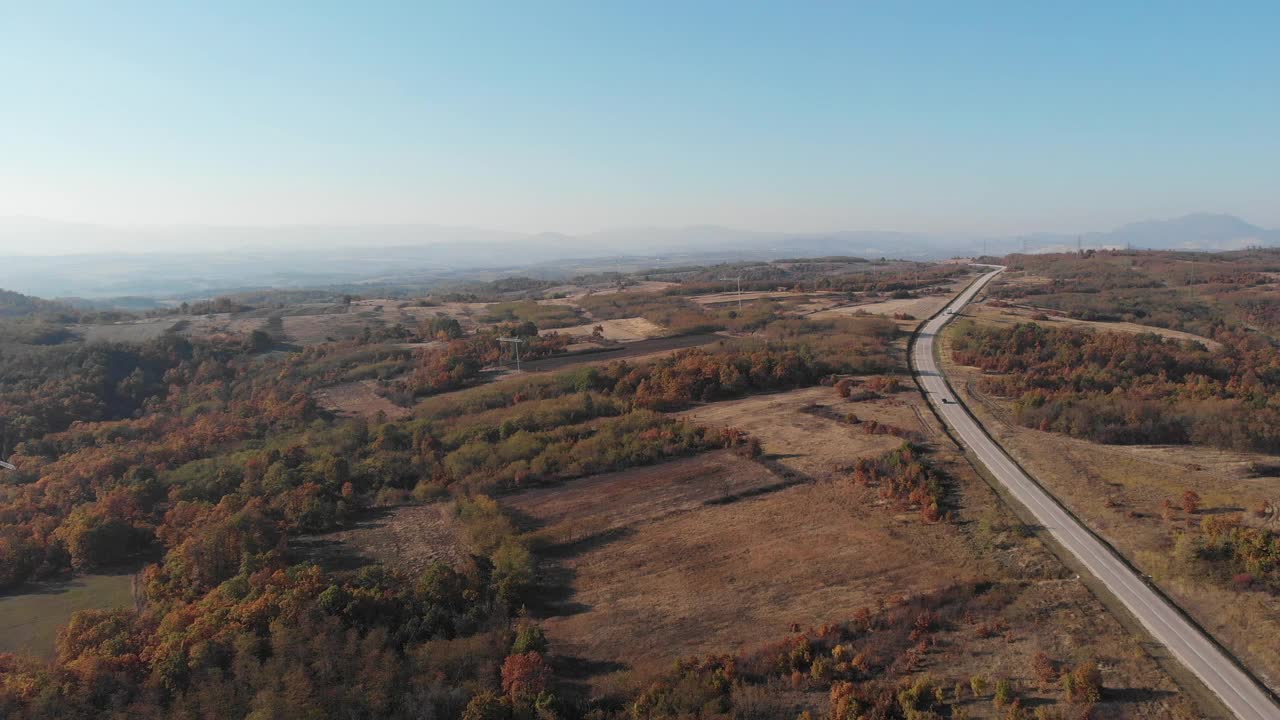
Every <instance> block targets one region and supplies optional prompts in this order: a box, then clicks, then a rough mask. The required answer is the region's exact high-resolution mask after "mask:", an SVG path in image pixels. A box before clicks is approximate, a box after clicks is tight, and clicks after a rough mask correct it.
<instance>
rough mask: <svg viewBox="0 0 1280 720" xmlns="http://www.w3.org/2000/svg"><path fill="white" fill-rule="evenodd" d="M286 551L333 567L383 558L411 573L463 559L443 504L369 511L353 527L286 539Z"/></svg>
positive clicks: (448, 508)
mask: <svg viewBox="0 0 1280 720" xmlns="http://www.w3.org/2000/svg"><path fill="white" fill-rule="evenodd" d="M289 547H290V550H291V551H292V552H296V553H298V554H299V555H301V556H302V557H303V558H304V559H308V560H312V561H315V562H317V563H319V564H321V565H322V566H326V567H329V568H332V569H336V570H349V569H355V568H359V567H361V566H363V565H366V564H369V563H375V562H376V563H384V564H386V565H389V566H392V567H396V568H399V569H401V570H404V571H406V572H409V573H411V574H414V573H421V572H422V571H423V570H424V569H425V568H426V567H427V566H429V565H430V564H431V563H433V562H443V563H446V564H449V565H452V566H454V567H457V566H460V565H461V564H462V563H463V562H465V560H466V554H465V553H464V551H463V550H462V547H463V545H462V539H461V534H460V532H459V528H458V521H457V518H455V517H454V515H453V511H452V508H451V506H450V505H449V504H447V503H442V502H439V503H432V504H430V505H405V506H402V507H395V508H379V509H375V510H370V511H369V512H368V513H367V514H366V516H365V517H364V518H363V519H361V520H360V521H359V522H357V523H356V524H355V525H354V526H353V527H350V528H347V529H345V530H339V531H336V532H331V533H325V534H323V535H309V536H306V537H301V538H297V539H295V540H291V541H290V543H289Z"/></svg>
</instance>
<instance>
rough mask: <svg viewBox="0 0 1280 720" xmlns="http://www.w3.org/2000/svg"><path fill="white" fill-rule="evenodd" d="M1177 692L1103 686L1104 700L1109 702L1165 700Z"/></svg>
mask: <svg viewBox="0 0 1280 720" xmlns="http://www.w3.org/2000/svg"><path fill="white" fill-rule="evenodd" d="M1176 694H1177V693H1175V692H1173V691H1172V690H1157V689H1155V688H1137V687H1134V688H1103V690H1102V701H1103V702H1107V703H1149V702H1153V701H1155V700H1163V699H1165V698H1168V697H1172V696H1174V695H1176Z"/></svg>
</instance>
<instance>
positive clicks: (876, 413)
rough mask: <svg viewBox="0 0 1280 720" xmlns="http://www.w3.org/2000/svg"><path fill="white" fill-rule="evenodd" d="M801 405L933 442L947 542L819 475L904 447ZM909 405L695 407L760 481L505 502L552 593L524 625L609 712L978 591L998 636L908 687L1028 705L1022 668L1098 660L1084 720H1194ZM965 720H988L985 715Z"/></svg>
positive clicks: (954, 636) (964, 643)
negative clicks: (661, 684)
mask: <svg viewBox="0 0 1280 720" xmlns="http://www.w3.org/2000/svg"><path fill="white" fill-rule="evenodd" d="M811 402H819V403H822V404H839V405H840V408H841V409H842V410H843V409H845V408H850V409H856V411H857V412H859V414H860V416H862V417H865V418H871V419H876V420H878V421H880V422H887V423H893V424H901V425H903V426H912V427H913V428H914V429H917V430H919V431H921V432H923V433H925V434H926V435H927V436H928V437H931V438H934V442H933V443H932V444H933V445H934V446H935V448H936V450H935V452H934V453H933V455H932V458H933V461H934V462H935V463H936V464H937V465H938V466H939V467H940V468H941V469H943V470H944V471H945V472H946V473H947V475H948V476H949V477H950V478H951V481H952V483H953V492H952V493H951V495H950V497H949V499H948V503H949V505H950V506H951V507H952V508H953V509H954V510H955V511H956V512H957V513H958V514H959V516H960V517H961V519H962V521H963V522H961V523H959V524H951V525H948V524H938V525H927V524H924V523H923V522H921V521H920V519H919V517H918V514H916V513H905V514H904V513H901V512H897V511H894V510H893V509H890V508H887V507H881V506H879V505H878V502H877V500H876V498H875V496H874V490H871V489H868V488H863V487H859V486H856V485H854V484H853V483H851V482H849V481H848V480H846V479H845V478H844V477H843V473H841V472H839V471H838V470H837V468H839V467H841V466H842V465H845V464H847V463H848V462H850V461H851V460H852V459H854V458H856V457H858V456H861V455H866V454H873V453H879V452H881V451H882V450H884V449H887V448H891V447H894V446H896V445H897V444H899V443H901V442H902V441H901V440H900V439H898V438H894V437H886V436H868V435H864V434H861V432H860V431H859V430H858V429H857V427H856V426H850V425H847V424H844V423H840V422H837V421H835V420H830V419H826V418H824V417H820V416H815V415H813V414H812V413H808V412H804V411H803V410H802V409H803V408H804V407H805V406H806V405H808V404H809V403H811ZM921 402H922V400H921V398H920V397H919V396H918V394H916V393H913V392H907V393H902V394H899V395H898V396H897V397H895V398H889V399H884V400H878V401H873V402H864V403H845V402H844V401H841V400H839V399H838V398H837V396H836V394H835V391H834V390H832V389H831V388H814V389H808V390H799V391H794V392H787V393H779V394H776V395H770V396H764V397H755V398H747V399H745V400H739V401H732V402H725V403H717V404H712V405H708V406H705V407H702V408H699V409H697V410H694V411H690V412H688V413H686V415H687V416H689V417H692V418H695V419H697V420H698V421H700V422H706V423H711V424H727V425H732V426H734V427H738V428H740V429H744V430H748V431H750V432H752V433H753V434H755V435H757V436H758V437H760V439H761V440H762V441H763V445H764V448H765V450H766V453H768V454H769V455H767V456H766V458H765V460H764V462H755V461H750V460H747V459H744V458H742V457H739V456H737V455H735V454H732V453H729V452H727V451H719V452H714V453H708V454H705V455H702V456H698V457H695V458H689V459H684V460H677V461H674V462H670V463H666V464H662V465H658V466H653V467H647V468H638V469H633V470H627V471H622V472H615V473H609V474H605V475H599V476H595V477H592V478H587V479H583V480H578V481H571V482H567V483H565V484H563V485H560V486H556V487H549V488H541V489H537V490H532V491H527V492H523V493H519V494H515V495H511V496H508V497H505V498H503V500H502V502H503V504H504V505H505V506H506V507H508V508H509V509H511V510H512V511H513V512H514V513H515V514H516V516H517V517H518V518H520V519H521V521H522V522H523V523H524V525H525V526H526V527H531V528H537V529H535V530H534V531H533V535H532V536H531V537H534V538H537V539H538V541H539V543H540V544H541V546H542V547H543V550H542V551H541V552H540V557H541V558H542V566H541V570H540V573H541V575H542V577H543V580H544V582H548V583H552V584H554V583H557V582H559V583H560V584H562V585H563V591H562V592H561V593H559V594H556V593H552V595H551V597H549V598H548V599H546V601H545V602H541V603H538V604H536V606H534V607H531V613H532V615H533V616H534V617H537V618H539V620H540V621H541V622H542V624H543V626H544V628H545V629H546V631H547V633H548V637H549V639H550V641H551V646H552V649H553V652H554V653H555V654H556V655H557V656H558V657H560V658H562V659H563V660H564V661H565V663H566V666H568V667H576V668H580V674H581V675H582V676H583V677H584V679H585V680H586V681H587V682H589V683H590V685H591V687H593V688H595V690H596V692H606V693H607V692H609V691H610V690H611V689H615V688H618V687H626V686H639V685H642V684H643V681H644V678H645V677H648V676H650V674H651V673H654V672H659V671H662V670H665V669H666V668H668V667H670V663H671V662H672V661H673V660H675V659H678V658H681V657H687V656H689V655H694V654H703V653H710V652H729V651H733V650H736V649H742V648H749V647H752V646H756V645H758V644H761V643H765V642H770V641H775V640H778V639H780V638H783V637H785V636H786V635H787V634H788V627H789V625H790V624H791V623H799V624H800V625H802V626H810V625H818V624H821V623H824V622H839V621H842V620H847V619H848V618H850V617H851V616H852V614H853V613H854V612H855V611H857V610H858V609H859V608H863V607H872V608H874V607H876V605H877V603H879V602H881V601H886V600H888V601H890V602H892V601H893V599H894V598H900V597H903V596H909V595H913V594H916V593H924V592H929V591H932V590H935V589H938V588H941V587H943V586H946V585H948V584H950V583H952V582H956V581H964V580H967V579H971V578H977V577H983V578H990V579H993V580H995V581H996V582H997V583H1000V584H1002V585H1005V586H1008V587H1010V588H1011V592H1013V593H1014V594H1015V595H1016V598H1015V600H1014V601H1013V602H1012V603H1011V604H1010V605H1009V606H1008V607H1005V608H1003V609H1002V610H1000V611H999V618H1000V620H1001V621H1002V622H1004V623H1007V625H1008V627H1009V632H1008V634H1007V635H1002V636H997V637H992V638H987V639H978V638H976V637H975V636H974V635H973V631H972V629H971V628H956V629H954V631H953V632H950V633H948V636H947V638H946V639H944V646H945V647H946V648H947V649H946V650H945V651H943V652H945V656H946V657H945V659H941V658H940V659H938V660H937V661H935V662H934V663H932V664H931V666H930V667H928V668H925V669H924V670H925V672H928V673H930V674H932V675H933V676H934V677H939V676H940V677H943V678H947V679H948V681H951V680H955V679H961V680H965V681H967V678H968V677H969V676H970V675H973V674H984V675H986V676H988V677H1008V678H1014V679H1016V680H1017V682H1018V685H1019V687H1020V689H1021V691H1022V693H1023V694H1024V696H1034V695H1036V692H1037V691H1036V690H1034V688H1033V687H1032V685H1033V684H1034V681H1033V680H1032V679H1031V677H1030V669H1029V668H1030V665H1031V662H1030V661H1031V658H1032V656H1033V655H1034V654H1035V653H1036V652H1037V651H1039V650H1041V649H1043V650H1045V651H1047V652H1050V653H1051V654H1053V655H1054V656H1055V657H1059V658H1063V659H1065V660H1070V661H1073V662H1078V661H1080V660H1082V659H1085V658H1097V659H1098V660H1099V661H1100V662H1101V663H1102V665H1103V667H1104V668H1105V670H1104V675H1105V678H1104V679H1105V683H1106V685H1107V686H1108V687H1113V688H1125V689H1126V692H1125V693H1124V694H1123V695H1122V696H1118V697H1117V699H1116V701H1113V702H1107V703H1104V704H1103V705H1101V706H1100V707H1099V710H1101V711H1103V714H1101V715H1098V717H1108V718H1110V717H1149V718H1167V717H1195V716H1197V715H1196V713H1195V711H1194V709H1189V708H1188V703H1187V701H1186V700H1184V699H1182V698H1180V697H1179V696H1178V695H1177V687H1176V686H1175V685H1174V684H1173V683H1172V681H1171V680H1169V679H1168V677H1167V676H1166V675H1164V674H1163V672H1162V671H1161V670H1160V669H1159V667H1158V666H1157V664H1156V663H1155V662H1154V661H1153V660H1152V659H1151V658H1150V657H1149V656H1148V655H1147V654H1146V653H1145V651H1144V650H1143V648H1142V646H1141V644H1140V642H1138V641H1137V640H1135V639H1133V638H1132V637H1131V636H1129V635H1128V634H1126V632H1125V629H1124V628H1123V627H1122V626H1121V625H1120V624H1119V623H1118V622H1117V621H1116V620H1115V619H1114V618H1113V617H1112V616H1111V615H1109V614H1107V613H1106V612H1105V611H1104V610H1103V609H1102V607H1101V606H1100V605H1099V603H1098V602H1097V600H1096V599H1094V597H1093V596H1092V595H1091V594H1090V592H1089V590H1088V589H1087V588H1086V587H1085V586H1084V585H1082V584H1081V583H1080V582H1079V581H1077V580H1075V579H1073V578H1072V576H1071V573H1069V572H1068V571H1066V570H1065V568H1063V566H1062V565H1061V564H1060V563H1058V562H1057V560H1056V559H1054V558H1053V557H1052V555H1051V554H1049V553H1048V551H1047V550H1046V549H1045V548H1044V547H1042V546H1041V545H1040V543H1039V541H1038V540H1036V539H1035V538H1033V537H1024V536H1023V535H1020V534H1016V533H1014V532H1011V531H1010V530H1008V528H1012V527H1016V521H1015V520H1014V519H1013V516H1012V515H1011V514H1010V513H1009V512H1008V511H1007V510H1006V509H1005V508H1004V506H1003V505H1001V504H1000V503H999V501H998V500H997V499H996V496H995V495H994V494H993V493H992V492H991V490H990V489H989V488H988V487H987V486H986V485H985V483H983V482H982V481H981V480H980V479H979V478H978V476H977V475H976V474H975V473H974V472H973V471H972V469H971V468H970V467H969V466H968V464H967V463H966V462H965V461H964V460H963V457H962V456H961V455H959V453H958V452H957V451H956V450H955V449H954V446H952V445H951V444H950V442H949V440H947V439H946V438H945V436H941V435H937V434H936V432H937V427H936V420H935V419H934V418H933V416H932V415H925V416H923V419H922V417H921V416H919V415H917V414H916V412H915V411H916V410H918V409H920V403H921ZM1055 694H1056V691H1050V692H1049V693H1047V694H1045V697H1052V696H1054V695H1055ZM970 705H971V706H972V707H969V706H970ZM966 710H968V711H969V712H970V713H971V714H972V716H973V717H994V716H995V715H993V713H994V711H993V710H992V708H991V706H990V703H989V702H986V701H983V702H970V703H967V704H966Z"/></svg>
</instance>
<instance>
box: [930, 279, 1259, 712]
mask: <svg viewBox="0 0 1280 720" xmlns="http://www.w3.org/2000/svg"><path fill="white" fill-rule="evenodd" d="M1002 270H1003V268H1001V269H997V270H994V271H992V272H990V273H988V274H987V275H985V276H983V277H982V278H981V279H979V280H978V281H976V282H975V283H973V285H971V286H970V287H969V288H968V289H967V290H965V291H964V292H963V293H961V295H960V296H959V297H957V298H956V299H955V300H954V301H953V302H952V303H951V304H950V305H948V306H947V308H946V310H944V311H943V312H942V313H941V314H939V315H937V316H936V317H934V318H933V319H931V320H930V321H929V322H927V323H926V324H925V325H924V326H923V327H922V328H921V330H920V334H919V336H918V338H917V342H916V344H915V346H914V349H913V351H912V354H911V361H912V364H913V366H914V367H915V369H916V371H917V373H918V374H919V376H920V381H921V385H922V387H923V389H924V391H925V394H926V396H927V398H928V399H929V402H930V403H931V404H932V405H933V406H934V408H935V409H936V410H937V411H938V413H939V415H940V416H941V417H943V419H944V420H946V422H947V424H948V425H950V426H951V427H952V428H953V429H954V430H955V431H956V433H957V435H958V436H959V437H960V439H961V441H962V442H963V443H964V445H965V446H967V447H968V448H969V449H970V450H972V451H973V452H974V454H975V455H976V456H977V457H978V459H979V461H981V462H982V463H983V465H985V466H986V467H987V469H988V470H989V471H990V473H991V475H992V476H993V477H995V478H996V479H997V480H998V481H999V482H1000V483H1001V484H1002V485H1004V486H1005V487H1006V488H1007V489H1008V491H1009V492H1010V494H1012V495H1013V497H1014V498H1015V499H1017V500H1018V501H1019V502H1020V503H1022V504H1023V505H1024V506H1026V508H1027V509H1028V510H1029V511H1030V512H1031V513H1032V514H1033V515H1034V516H1035V517H1036V519H1037V520H1038V521H1039V522H1040V523H1041V524H1042V525H1043V526H1044V527H1045V529H1046V530H1047V531H1048V532H1049V533H1050V534H1051V535H1052V536H1053V537H1054V538H1055V539H1056V540H1057V541H1058V542H1059V543H1061V545H1062V546H1063V547H1065V548H1066V549H1067V550H1068V551H1070V552H1071V553H1072V554H1073V555H1075V557H1076V558H1077V559H1078V560H1079V561H1080V562H1081V563H1082V564H1083V565H1084V566H1085V567H1086V568H1087V569H1088V570H1089V571H1090V572H1092V573H1093V574H1094V575H1095V576H1096V577H1097V578H1098V579H1099V580H1100V581H1101V582H1102V583H1103V584H1104V585H1105V586H1106V587H1107V589H1108V590H1110V591H1111V593H1112V594H1113V595H1115V597H1116V598H1117V599H1119V600H1120V601H1121V602H1122V603H1124V605H1125V607H1126V608H1128V609H1129V611H1130V612H1132V613H1133V615H1134V616H1135V617H1136V618H1137V619H1138V621H1139V622H1141V623H1142V625H1143V626H1144V627H1146V628H1147V630H1148V631H1149V632H1150V633H1151V634H1152V636H1153V637H1154V638H1155V639H1156V640H1157V641H1159V642H1160V643H1162V644H1163V645H1164V646H1165V647H1167V648H1168V649H1169V651H1170V652H1171V653H1172V654H1173V656H1174V657H1176V658H1178V660H1179V661H1180V662H1182V663H1183V664H1184V665H1185V666H1186V667H1187V668H1188V669H1189V670H1191V671H1192V672H1193V673H1194V674H1195V675H1196V676H1197V677H1199V678H1200V679H1201V681H1203V682H1204V684H1205V685H1206V686H1207V687H1208V688H1209V689H1210V690H1211V691H1213V692H1214V694H1216V695H1217V696H1218V697H1219V698H1220V699H1221V700H1222V702H1223V704H1224V705H1225V706H1226V707H1227V708H1228V709H1229V710H1230V711H1231V712H1232V713H1233V714H1235V716H1236V717H1239V718H1243V719H1247V720H1274V719H1276V718H1280V706H1277V704H1276V703H1275V702H1274V700H1273V699H1272V698H1271V696H1270V695H1269V693H1268V692H1267V691H1266V690H1264V689H1263V688H1262V687H1260V686H1259V685H1258V684H1257V683H1256V682H1255V681H1254V680H1253V678H1251V677H1249V676H1248V674H1246V673H1245V672H1244V671H1243V670H1241V669H1240V668H1239V667H1238V666H1237V665H1236V664H1235V662H1234V661H1233V660H1232V658H1230V657H1228V656H1227V655H1226V654H1225V653H1224V652H1223V651H1222V650H1221V649H1220V648H1219V647H1218V646H1217V645H1216V644H1215V643H1214V642H1213V641H1212V640H1211V639H1210V638H1208V637H1207V636H1206V635H1205V634H1204V633H1203V632H1202V631H1201V630H1200V629H1199V628H1197V627H1195V626H1194V625H1193V624H1192V623H1191V622H1189V621H1188V620H1187V619H1186V618H1185V617H1184V616H1183V615H1182V614H1181V613H1180V612H1179V611H1178V610H1177V608H1175V607H1173V606H1172V605H1171V604H1170V603H1169V602H1168V601H1167V600H1166V599H1164V598H1163V597H1161V596H1160V595H1159V594H1158V593H1156V592H1155V591H1154V590H1152V589H1151V588H1150V587H1149V586H1147V584H1146V583H1145V582H1144V581H1143V580H1142V578H1140V577H1138V575H1137V574H1136V573H1135V572H1134V571H1133V570H1132V569H1130V568H1129V567H1128V566H1127V565H1125V564H1124V563H1123V562H1121V561H1120V560H1119V559H1118V558H1117V557H1116V556H1115V554H1114V553H1113V552H1112V551H1111V550H1110V549H1109V548H1108V547H1106V546H1105V545H1104V544H1103V543H1102V542H1101V541H1100V540H1098V539H1097V538H1096V537H1094V536H1093V535H1092V534H1091V533H1090V532H1089V531H1088V530H1086V529H1085V528H1084V527H1082V526H1081V525H1080V523H1079V522H1078V521H1076V520H1075V519H1074V518H1072V517H1071V516H1070V515H1069V514H1068V513H1067V512H1066V511H1065V510H1064V509H1063V507H1062V506H1061V505H1060V504H1058V502H1057V501H1056V500H1055V499H1054V498H1052V497H1051V496H1050V495H1049V494H1048V493H1047V492H1046V491H1045V490H1044V489H1043V488H1041V487H1040V486H1039V485H1038V484H1037V483H1036V482H1035V481H1034V480H1032V479H1031V478H1030V477H1028V476H1027V474H1026V473H1025V472H1023V471H1022V470H1021V469H1020V468H1019V467H1018V466H1017V464H1016V463H1014V462H1013V460H1012V459H1011V458H1009V456H1008V455H1007V454H1006V453H1005V452H1004V450H1003V449H1002V448H1000V447H999V445H998V444H996V442H995V441H994V440H993V439H992V438H991V437H990V436H989V435H987V434H986V433H984V432H983V430H982V428H981V427H980V426H979V425H978V422H977V420H975V419H974V417H973V416H972V415H971V414H970V413H969V412H968V411H967V409H966V408H965V407H964V406H963V405H962V404H960V401H959V399H958V398H956V396H955V395H954V394H953V393H952V392H951V390H950V388H949V387H948V386H947V384H946V380H945V378H944V377H943V376H942V372H941V370H940V368H939V366H938V363H937V361H936V359H935V357H934V340H935V338H936V337H937V335H938V333H939V332H940V331H941V330H942V328H943V327H944V326H945V325H946V324H947V322H949V321H950V320H951V319H952V318H953V317H955V313H956V312H958V311H959V310H961V309H962V308H964V306H965V305H967V304H968V303H969V302H970V301H971V300H972V299H973V297H974V296H975V295H977V293H978V292H980V291H981V290H982V288H983V287H985V286H986V284H987V283H989V282H990V281H991V280H992V279H993V278H994V277H995V276H996V275H998V274H999V273H1000V272H1001V271H1002Z"/></svg>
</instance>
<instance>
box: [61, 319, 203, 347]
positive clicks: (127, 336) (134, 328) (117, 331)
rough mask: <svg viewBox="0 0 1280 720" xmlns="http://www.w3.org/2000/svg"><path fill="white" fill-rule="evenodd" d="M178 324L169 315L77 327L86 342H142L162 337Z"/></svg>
mask: <svg viewBox="0 0 1280 720" xmlns="http://www.w3.org/2000/svg"><path fill="white" fill-rule="evenodd" d="M177 324H178V321H177V320H176V319H174V318H171V317H168V318H154V319H148V320H138V321H136V322H120V323H112V324H110V325H82V326H77V327H78V329H79V330H80V335H81V337H83V338H84V341H85V342H90V343H93V342H110V343H118V342H124V343H142V342H146V341H148V340H154V339H156V338H158V337H160V336H161V335H163V334H164V333H165V332H166V331H167V330H169V329H170V328H172V327H173V326H174V325H177Z"/></svg>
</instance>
